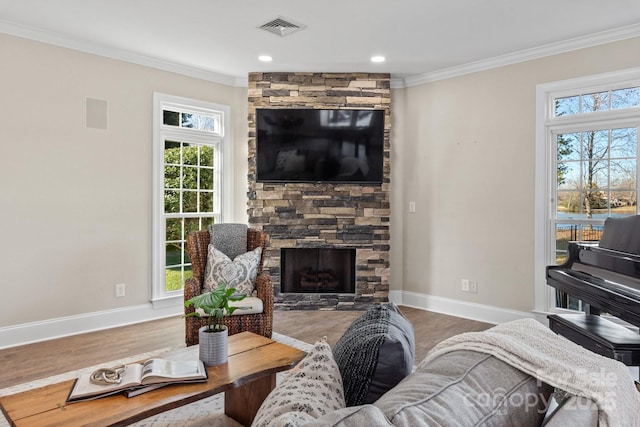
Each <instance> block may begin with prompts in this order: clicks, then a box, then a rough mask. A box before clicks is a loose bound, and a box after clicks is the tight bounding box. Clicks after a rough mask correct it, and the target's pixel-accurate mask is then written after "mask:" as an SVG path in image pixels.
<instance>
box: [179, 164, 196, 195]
mask: <svg viewBox="0 0 640 427" xmlns="http://www.w3.org/2000/svg"><path fill="white" fill-rule="evenodd" d="M182 188H187V189H190V190H197V189H198V168H190V167H186V166H185V167H183V168H182Z"/></svg>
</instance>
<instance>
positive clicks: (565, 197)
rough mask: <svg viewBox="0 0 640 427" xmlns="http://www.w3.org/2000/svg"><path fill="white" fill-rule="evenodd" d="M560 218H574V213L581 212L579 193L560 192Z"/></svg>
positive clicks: (558, 207)
mask: <svg viewBox="0 0 640 427" xmlns="http://www.w3.org/2000/svg"><path fill="white" fill-rule="evenodd" d="M557 209H558V210H557V217H558V218H572V217H573V216H574V215H573V214H574V213H576V212H580V192H579V191H558V203H557Z"/></svg>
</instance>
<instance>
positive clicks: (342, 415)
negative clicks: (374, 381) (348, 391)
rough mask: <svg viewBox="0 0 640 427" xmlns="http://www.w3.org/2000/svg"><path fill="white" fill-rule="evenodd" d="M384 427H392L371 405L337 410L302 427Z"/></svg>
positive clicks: (380, 412)
mask: <svg viewBox="0 0 640 427" xmlns="http://www.w3.org/2000/svg"><path fill="white" fill-rule="evenodd" d="M373 426H376V427H384V426H393V424H391V423H390V422H389V420H387V418H386V417H385V416H384V414H383V413H382V411H380V409H378V408H376V407H375V406H373V405H360V406H351V407H348V408H344V409H338V410H337V411H333V412H330V413H328V414H327V415H324V416H322V417H320V418H317V419H315V420H313V421H311V422H309V423H307V424H305V425H304V427H373Z"/></svg>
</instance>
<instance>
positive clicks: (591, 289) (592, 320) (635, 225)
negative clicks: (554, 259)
mask: <svg viewBox="0 0 640 427" xmlns="http://www.w3.org/2000/svg"><path fill="white" fill-rule="evenodd" d="M568 255H569V257H568V259H567V261H566V262H565V263H564V264H561V265H551V266H548V267H547V284H549V285H550V286H552V287H554V288H556V289H558V290H561V291H564V292H566V293H567V294H569V295H571V296H574V297H576V298H579V299H580V300H582V302H583V303H585V304H586V309H585V313H584V314H554V315H550V316H548V317H549V327H550V328H551V329H552V330H553V331H555V332H556V333H558V334H560V335H563V336H565V337H567V338H568V339H570V340H572V341H574V342H576V343H578V344H580V345H582V346H583V347H586V348H588V349H589V350H592V351H594V352H596V353H599V354H602V355H603V356H607V357H611V358H614V359H616V360H619V361H620V362H623V363H625V364H626V365H630V366H638V365H640V335H639V334H637V333H635V332H633V331H632V330H631V329H629V328H625V327H624V326H621V325H620V324H618V323H615V322H612V321H610V320H607V319H605V318H603V317H600V314H601V313H603V312H605V313H608V314H610V315H612V316H615V317H617V318H619V319H622V320H624V321H626V322H628V323H630V324H632V325H635V326H639V327H640V216H632V217H626V218H607V220H605V223H604V230H603V233H602V238H601V239H600V242H570V243H569V248H568Z"/></svg>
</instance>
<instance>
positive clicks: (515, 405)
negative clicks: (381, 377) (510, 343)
mask: <svg viewBox="0 0 640 427" xmlns="http://www.w3.org/2000/svg"><path fill="white" fill-rule="evenodd" d="M552 391H553V390H552V388H551V387H550V386H548V385H546V384H544V383H543V384H540V383H539V382H538V381H537V380H536V379H535V378H533V377H531V376H529V375H527V374H525V373H523V372H521V371H520V370H518V369H516V368H514V367H512V366H510V365H509V364H507V363H505V362H502V361H501V360H499V359H497V358H495V357H494V356H491V355H488V354H483V353H478V352H475V351H467V350H458V351H453V352H450V353H447V354H444V355H442V356H440V357H439V358H437V359H434V360H432V361H431V362H430V363H428V364H424V363H423V364H421V365H420V366H419V367H418V369H417V370H416V371H415V372H414V373H413V374H411V376H409V377H407V378H405V380H404V381H402V382H401V383H400V384H398V385H397V386H396V387H395V388H394V389H393V390H391V391H390V392H388V393H387V394H385V395H384V396H382V397H381V398H380V399H379V400H378V401H377V402H376V403H375V405H376V406H377V407H378V408H380V409H381V410H382V412H383V413H384V414H385V415H386V417H387V418H388V419H389V420H390V421H391V423H392V424H394V425H396V426H415V425H430V426H431V425H433V426H448V425H456V426H461V427H464V426H478V425H482V426H496V427H498V426H507V425H509V426H521V427H526V426H536V427H537V426H539V425H540V424H541V422H542V420H543V418H544V415H545V412H546V407H547V404H548V403H549V399H550V395H551V393H552Z"/></svg>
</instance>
